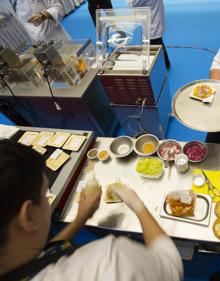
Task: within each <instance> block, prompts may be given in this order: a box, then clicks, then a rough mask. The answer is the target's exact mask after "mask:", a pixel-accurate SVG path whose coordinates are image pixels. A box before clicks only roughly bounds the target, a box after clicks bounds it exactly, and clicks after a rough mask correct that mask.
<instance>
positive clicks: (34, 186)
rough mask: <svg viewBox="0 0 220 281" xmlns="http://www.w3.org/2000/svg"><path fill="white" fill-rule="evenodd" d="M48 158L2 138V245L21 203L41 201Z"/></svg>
mask: <svg viewBox="0 0 220 281" xmlns="http://www.w3.org/2000/svg"><path fill="white" fill-rule="evenodd" d="M44 169H45V161H44V159H43V157H42V156H41V155H40V154H39V153H37V152H36V151H34V150H33V149H31V148H30V147H27V146H24V145H22V144H20V143H16V142H12V141H10V140H0V247H2V246H3V245H5V244H6V243H7V241H8V226H9V224H10V222H11V221H12V219H13V218H14V217H15V216H16V215H17V214H18V213H19V210H20V208H21V206H22V204H23V203H24V202H25V201H27V200H30V201H32V202H33V204H35V205H38V204H40V199H41V189H42V183H43V173H44Z"/></svg>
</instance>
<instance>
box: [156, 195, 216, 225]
mask: <svg viewBox="0 0 220 281" xmlns="http://www.w3.org/2000/svg"><path fill="white" fill-rule="evenodd" d="M170 191H171V190H169V191H167V192H166V194H165V196H164V198H163V201H162V202H163V203H162V207H161V210H160V216H161V217H163V218H167V219H172V220H178V221H182V222H188V223H193V224H199V225H203V226H208V225H209V222H210V215H211V208H212V198H211V197H210V196H209V195H204V194H197V197H196V202H195V210H194V216H192V217H176V216H172V215H171V209H170V207H169V204H167V203H166V197H167V195H168V193H170Z"/></svg>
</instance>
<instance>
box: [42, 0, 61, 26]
mask: <svg viewBox="0 0 220 281" xmlns="http://www.w3.org/2000/svg"><path fill="white" fill-rule="evenodd" d="M45 3H46V6H47V7H48V9H47V10H46V11H47V12H48V13H49V14H50V15H51V16H52V18H53V19H54V21H55V22H56V23H57V24H59V23H60V21H61V19H62V17H63V16H64V9H63V6H62V4H61V3H60V1H59V0H46V1H45Z"/></svg>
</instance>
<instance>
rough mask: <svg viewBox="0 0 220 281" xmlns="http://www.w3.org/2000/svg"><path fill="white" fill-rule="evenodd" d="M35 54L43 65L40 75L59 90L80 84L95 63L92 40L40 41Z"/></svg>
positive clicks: (36, 45) (39, 70) (34, 48)
mask: <svg viewBox="0 0 220 281" xmlns="http://www.w3.org/2000/svg"><path fill="white" fill-rule="evenodd" d="M33 53H34V55H35V57H36V59H37V60H38V62H39V63H40V64H41V68H39V69H38V72H39V74H40V75H41V76H42V77H44V78H48V80H49V82H50V83H51V85H52V86H53V87H59V88H62V87H64V88H66V87H70V86H74V85H76V84H78V83H80V81H81V79H82V78H83V77H84V76H85V74H86V73H87V72H88V70H89V69H90V66H91V65H92V64H93V63H94V61H95V51H94V48H93V46H92V42H91V40H77V41H69V42H66V41H65V42H57V43H54V42H53V41H51V42H50V43H45V42H43V41H39V42H37V43H36V44H35V45H34V46H33ZM58 84H59V85H58Z"/></svg>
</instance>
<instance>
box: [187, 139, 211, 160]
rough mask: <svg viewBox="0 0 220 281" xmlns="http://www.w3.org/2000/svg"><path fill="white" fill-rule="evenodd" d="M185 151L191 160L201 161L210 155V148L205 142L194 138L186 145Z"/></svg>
mask: <svg viewBox="0 0 220 281" xmlns="http://www.w3.org/2000/svg"><path fill="white" fill-rule="evenodd" d="M183 153H184V154H186V155H187V156H188V159H189V161H190V162H194V163H199V162H202V161H203V160H204V159H205V158H206V156H207V155H208V148H207V146H206V145H205V144H204V143H202V142H200V141H195V140H194V141H190V142H187V143H186V144H185V145H184V147H183Z"/></svg>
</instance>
